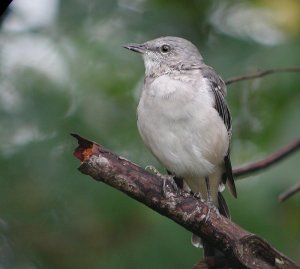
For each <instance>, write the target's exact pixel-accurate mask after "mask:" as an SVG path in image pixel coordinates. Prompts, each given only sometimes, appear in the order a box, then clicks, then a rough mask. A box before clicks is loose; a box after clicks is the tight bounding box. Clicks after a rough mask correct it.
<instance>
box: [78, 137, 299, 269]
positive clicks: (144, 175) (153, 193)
mask: <svg viewBox="0 0 300 269" xmlns="http://www.w3.org/2000/svg"><path fill="white" fill-rule="evenodd" d="M73 136H74V137H75V138H76V139H77V140H78V144H79V146H78V147H77V149H76V150H75V152H74V155H75V156H76V157H77V158H78V159H79V160H80V161H81V165H80V167H79V170H80V171H81V172H82V173H84V174H86V175H89V176H91V177H92V178H94V179H95V180H97V181H102V182H104V183H106V184H108V185H110V186H112V187H114V188H116V189H118V190H120V191H122V192H124V193H125V194H127V195H128V196H130V197H132V198H133V199H135V200H137V201H139V202H141V203H143V204H145V205H146V206H148V207H150V208H151V209H153V210H155V211H156V212H158V213H160V214H161V215H163V216H166V217H168V218H170V219H172V220H173V221H175V222H176V223H178V224H179V225H181V226H183V227H184V228H186V229H187V230H189V231H191V232H192V233H194V234H197V235H198V236H200V237H201V238H203V240H205V241H206V242H208V243H209V244H211V246H212V247H215V248H217V249H219V250H220V251H222V252H223V253H224V254H225V255H226V257H227V258H228V262H229V264H230V265H231V266H232V267H234V268H280V269H284V268H298V269H299V268H300V267H298V266H297V265H296V264H295V263H294V262H293V261H291V260H290V259H289V258H287V257H286V256H284V255H283V254H281V253H280V252H279V251H277V250H276V249H274V248H273V247H272V246H271V245H270V244H269V243H267V242H266V241H265V240H264V239H262V238H260V237H258V236H256V235H254V234H251V233H249V232H248V231H246V230H244V229H242V228H241V227H239V226H238V225H236V224H235V223H233V222H232V221H231V220H229V219H227V218H225V217H223V216H220V215H219V214H217V213H216V212H215V211H213V210H209V207H208V206H207V205H206V204H205V203H203V202H202V201H201V200H199V199H197V198H195V197H194V196H192V195H191V194H189V193H187V192H184V191H182V190H180V191H178V190H175V189H174V185H173V184H171V183H170V182H168V181H167V182H166V185H165V188H164V189H166V188H167V189H168V192H167V193H166V192H164V193H163V191H162V189H163V180H162V179H161V178H160V177H159V176H156V175H152V174H150V173H148V172H146V171H145V170H144V169H142V168H141V167H139V166H137V165H136V164H133V163H131V162H130V161H128V160H126V159H124V158H122V157H120V156H118V155H116V154H114V153H112V152H110V151H108V150H106V149H104V148H103V147H102V146H100V145H98V144H96V143H94V142H91V141H88V140H86V139H84V138H82V137H80V136H78V135H75V134H73ZM209 212H210V213H209ZM208 214H209V217H208V218H207V216H208Z"/></svg>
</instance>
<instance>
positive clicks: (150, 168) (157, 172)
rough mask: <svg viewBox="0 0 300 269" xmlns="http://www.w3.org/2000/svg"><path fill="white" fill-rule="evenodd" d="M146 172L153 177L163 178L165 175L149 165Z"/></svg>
mask: <svg viewBox="0 0 300 269" xmlns="http://www.w3.org/2000/svg"><path fill="white" fill-rule="evenodd" d="M145 170H146V171H147V172H149V173H151V174H153V175H156V176H159V177H163V175H162V174H161V173H160V172H159V171H158V170H157V169H156V168H155V167H154V166H153V165H147V166H146V167H145Z"/></svg>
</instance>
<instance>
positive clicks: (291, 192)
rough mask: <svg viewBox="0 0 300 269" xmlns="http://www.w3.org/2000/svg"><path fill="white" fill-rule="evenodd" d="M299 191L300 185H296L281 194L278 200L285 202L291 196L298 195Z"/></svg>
mask: <svg viewBox="0 0 300 269" xmlns="http://www.w3.org/2000/svg"><path fill="white" fill-rule="evenodd" d="M299 191H300V183H298V184H296V185H294V186H293V187H291V188H289V189H288V190H286V191H285V192H283V193H282V194H280V195H279V197H278V200H279V201H280V202H283V201H285V200H286V199H288V198H290V197H291V196H293V195H294V194H295V193H297V192H299Z"/></svg>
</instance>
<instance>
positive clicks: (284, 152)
mask: <svg viewBox="0 0 300 269" xmlns="http://www.w3.org/2000/svg"><path fill="white" fill-rule="evenodd" d="M299 148H300V138H298V139H296V140H295V141H294V142H292V143H290V144H289V145H287V146H285V147H283V148H281V149H279V150H278V151H276V152H274V153H272V154H271V155H269V156H268V157H266V158H265V159H263V160H260V161H258V162H255V163H251V164H248V165H243V166H241V167H239V168H235V169H233V175H234V176H235V177H242V176H245V175H249V174H252V173H255V172H258V171H260V170H263V169H266V168H269V167H270V166H271V165H273V164H275V163H277V162H279V161H281V160H282V159H284V158H285V157H287V156H289V155H291V154H292V153H294V152H296V151H297V150H298V149H299Z"/></svg>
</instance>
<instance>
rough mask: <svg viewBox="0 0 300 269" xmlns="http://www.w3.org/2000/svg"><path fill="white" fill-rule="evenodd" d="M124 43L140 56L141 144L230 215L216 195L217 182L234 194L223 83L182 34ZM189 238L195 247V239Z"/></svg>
mask: <svg viewBox="0 0 300 269" xmlns="http://www.w3.org/2000/svg"><path fill="white" fill-rule="evenodd" d="M124 47H125V48H127V49H129V50H132V51H135V52H138V53H141V55H142V56H143V59H144V64H145V80H144V87H143V91H142V93H141V97H140V100H139V105H138V108H137V118H138V119H137V125H138V129H139V132H140V135H141V137H142V139H143V141H144V143H145V144H146V146H147V147H148V148H149V150H150V151H151V152H152V154H153V155H154V156H155V157H156V158H157V159H158V160H159V161H160V162H161V163H162V164H163V165H164V166H165V167H166V168H167V170H168V171H170V172H171V173H172V174H174V175H175V176H176V177H180V178H183V180H184V182H185V183H186V184H187V185H188V186H189V188H190V189H191V190H192V192H194V193H199V194H200V196H201V197H202V198H203V199H205V200H207V201H208V202H209V203H213V205H215V206H216V207H217V208H219V211H220V213H221V214H223V215H225V216H227V217H229V211H228V208H227V205H226V203H225V200H224V199H223V197H222V195H221V193H220V186H223V184H224V183H226V182H227V185H228V187H229V190H230V191H231V193H232V194H233V196H235V197H236V189H235V185H234V179H233V176H232V168H231V163H230V156H229V144H230V137H231V116H230V112H229V109H228V106H227V104H226V101H225V95H226V86H225V83H224V82H223V80H222V79H221V78H220V77H219V76H218V75H217V74H216V72H215V70H214V69H213V68H211V67H210V66H207V65H206V64H205V63H204V62H203V58H202V56H201V54H200V53H199V51H198V49H197V48H196V47H195V46H194V45H193V44H192V43H191V42H189V41H187V40H185V39H183V38H179V37H160V38H157V39H154V40H151V41H148V42H145V43H143V44H128V45H126V46H124ZM193 240H194V245H197V244H198V242H197V239H196V237H195V238H193Z"/></svg>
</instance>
